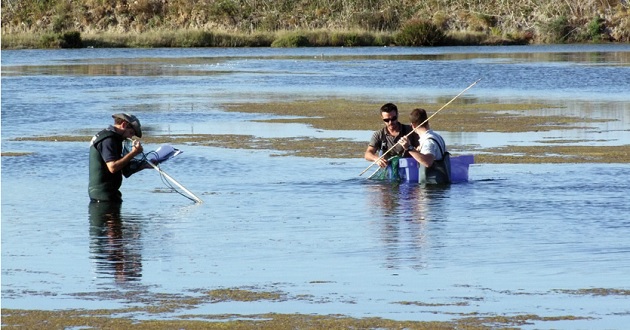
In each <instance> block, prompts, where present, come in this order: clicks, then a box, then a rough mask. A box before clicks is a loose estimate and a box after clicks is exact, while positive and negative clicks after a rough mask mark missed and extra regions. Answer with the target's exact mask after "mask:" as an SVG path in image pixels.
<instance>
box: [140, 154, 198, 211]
mask: <svg viewBox="0 0 630 330" xmlns="http://www.w3.org/2000/svg"><path fill="white" fill-rule="evenodd" d="M147 163H148V164H149V165H151V166H153V168H154V169H155V170H156V171H158V172H159V173H160V174H162V175H163V176H164V177H165V178H167V179H168V180H169V181H171V182H173V183H174V184H175V185H177V186H178V187H179V188H180V189H181V190H183V191H184V192H186V193H187V194H188V195H189V196H191V197H192V199H194V200H195V202H197V203H199V204H201V203H203V201H202V200H201V198H199V197H197V196H196V195H195V194H193V193H192V192H191V191H190V190H188V189H186V188H185V187H184V186H182V185H181V184H180V183H179V182H177V180H175V179H173V177H171V176H170V175H168V174H166V172H164V171H163V170H162V169H161V168H159V167H158V166H157V165H155V164H153V163H152V162H151V160H147Z"/></svg>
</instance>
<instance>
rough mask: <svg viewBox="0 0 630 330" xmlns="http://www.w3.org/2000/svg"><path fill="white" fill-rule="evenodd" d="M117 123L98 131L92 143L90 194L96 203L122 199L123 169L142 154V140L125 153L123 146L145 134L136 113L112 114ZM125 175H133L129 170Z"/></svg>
mask: <svg viewBox="0 0 630 330" xmlns="http://www.w3.org/2000/svg"><path fill="white" fill-rule="evenodd" d="M112 117H113V118H114V125H111V126H109V127H108V128H106V129H104V130H102V131H100V132H99V133H97V134H96V135H95V136H94V137H93V138H92V141H91V142H90V183H89V185H88V194H89V195H90V200H91V201H92V202H114V203H120V202H122V194H121V193H120V191H119V189H120V186H121V185H122V178H123V171H125V170H128V169H129V166H130V165H131V164H132V162H133V161H134V157H135V156H136V155H138V154H140V153H142V145H141V144H140V141H134V142H133V143H132V148H131V150H129V151H128V152H125V150H124V148H123V145H124V143H125V141H127V139H130V138H131V137H133V136H137V137H142V127H141V126H140V121H139V120H138V118H136V116H134V115H130V114H126V113H117V114H114V115H112ZM126 173H127V174H126V175H125V176H129V175H131V174H130V172H126Z"/></svg>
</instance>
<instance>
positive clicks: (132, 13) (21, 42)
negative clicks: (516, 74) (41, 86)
mask: <svg viewBox="0 0 630 330" xmlns="http://www.w3.org/2000/svg"><path fill="white" fill-rule="evenodd" d="M629 41H630V5H629V4H628V3H627V2H626V1H621V0H600V1H593V0H577V1H563V2H559V1H558V2H550V1H544V0H525V1H518V2H517V1H512V2H507V1H501V0H488V1H482V2H475V3H470V2H469V1H465V0H428V1H422V2H408V1H400V0H398V1H394V0H392V1H371V0H313V1H287V0H268V1H252V0H201V1H193V0H172V1H168V2H167V1H161V0H135V1H129V0H86V1H81V2H71V1H63V0H48V1H41V0H37V1H14V0H2V48H3V49H10V48H72V47H90V46H91V47H260V46H263V47H269V46H272V47H304V46H383V45H398V46H440V45H479V44H526V43H574V42H629Z"/></svg>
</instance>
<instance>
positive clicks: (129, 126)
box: [112, 113, 142, 138]
mask: <svg viewBox="0 0 630 330" xmlns="http://www.w3.org/2000/svg"><path fill="white" fill-rule="evenodd" d="M112 118H114V123H115V124H116V125H117V126H119V127H120V128H122V129H124V130H125V131H126V130H130V131H133V133H132V134H131V136H134V135H135V136H137V137H139V138H141V137H142V126H141V125H140V120H138V118H136V116H134V115H130V114H128V113H116V114H113V115H112ZM131 136H130V137H131Z"/></svg>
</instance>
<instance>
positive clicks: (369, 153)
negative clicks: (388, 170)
mask: <svg viewBox="0 0 630 330" xmlns="http://www.w3.org/2000/svg"><path fill="white" fill-rule="evenodd" d="M364 157H365V160H367V161H370V162H374V161H376V160H377V159H378V162H377V164H378V166H380V167H387V160H386V159H385V157H382V158H380V159H379V157H380V156H379V155H378V149H376V148H374V147H373V146H368V147H367V149H366V150H365V155H364Z"/></svg>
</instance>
